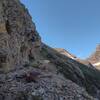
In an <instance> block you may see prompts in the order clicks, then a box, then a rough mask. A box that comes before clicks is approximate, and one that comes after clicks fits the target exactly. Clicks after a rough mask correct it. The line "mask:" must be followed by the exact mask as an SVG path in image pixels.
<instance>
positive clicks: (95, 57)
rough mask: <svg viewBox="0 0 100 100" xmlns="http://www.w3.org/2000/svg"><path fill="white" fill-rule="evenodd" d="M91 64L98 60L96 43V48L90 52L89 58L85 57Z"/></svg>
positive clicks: (98, 46)
mask: <svg viewBox="0 0 100 100" xmlns="http://www.w3.org/2000/svg"><path fill="white" fill-rule="evenodd" d="M87 60H88V61H90V62H91V63H92V64H95V63H97V62H100V44H99V45H97V47H96V50H95V52H94V53H92V54H91V56H90V57H89V58H87Z"/></svg>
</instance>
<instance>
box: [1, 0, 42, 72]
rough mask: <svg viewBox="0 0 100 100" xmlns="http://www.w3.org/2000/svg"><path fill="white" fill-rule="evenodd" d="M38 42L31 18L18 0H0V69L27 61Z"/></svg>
mask: <svg viewBox="0 0 100 100" xmlns="http://www.w3.org/2000/svg"><path fill="white" fill-rule="evenodd" d="M40 44H41V39H40V36H39V35H38V33H37V31H36V28H35V25H34V23H32V18H31V16H30V15H29V13H28V11H27V9H26V8H25V7H24V6H23V5H22V4H21V3H20V2H19V0H0V70H1V71H2V70H3V71H7V70H10V69H13V68H15V66H17V67H18V66H19V65H20V66H21V65H23V64H25V63H26V62H27V63H28V62H29V57H30V55H31V56H33V58H34V54H33V53H34V52H33V51H34V48H35V47H40ZM38 50H39V49H38Z"/></svg>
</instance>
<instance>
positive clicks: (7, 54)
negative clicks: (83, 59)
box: [0, 0, 100, 100]
mask: <svg viewBox="0 0 100 100" xmlns="http://www.w3.org/2000/svg"><path fill="white" fill-rule="evenodd" d="M71 56H72V55H71ZM5 72H6V73H5ZM99 76H100V71H98V70H96V69H95V68H92V67H88V66H86V65H84V64H81V63H79V62H77V61H76V60H74V59H71V58H70V57H69V56H65V55H62V54H60V53H59V52H57V51H56V50H55V49H53V48H51V47H49V46H47V45H45V44H43V43H42V42H41V38H40V36H39V34H38V33H37V31H36V27H35V25H34V23H33V22H32V18H31V16H30V15H29V13H28V10H27V9H26V8H25V7H24V6H23V5H22V4H21V3H20V1H19V0H0V100H99V99H100V77H99Z"/></svg>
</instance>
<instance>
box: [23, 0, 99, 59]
mask: <svg viewBox="0 0 100 100" xmlns="http://www.w3.org/2000/svg"><path fill="white" fill-rule="evenodd" d="M21 1H22V2H23V3H24V4H25V5H26V7H27V8H28V9H29V12H30V14H31V16H32V18H33V21H34V22H35V24H36V27H37V30H38V32H39V33H40V35H41V37H42V40H43V41H44V42H45V43H46V44H48V45H50V46H51V47H57V48H64V49H66V50H68V51H69V52H71V53H72V54H75V55H76V56H78V57H81V58H85V57H88V56H89V55H90V54H91V52H93V51H94V50H95V47H96V45H97V44H98V43H100V0H21Z"/></svg>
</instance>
